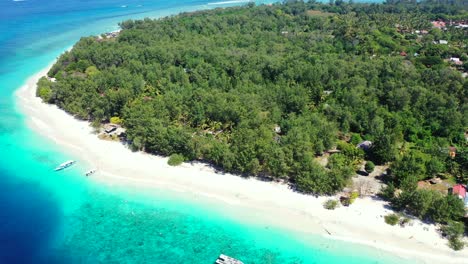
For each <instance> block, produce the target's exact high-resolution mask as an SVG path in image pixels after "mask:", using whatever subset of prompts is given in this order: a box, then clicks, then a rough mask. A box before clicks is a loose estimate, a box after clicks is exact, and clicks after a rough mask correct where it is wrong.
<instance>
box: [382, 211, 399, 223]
mask: <svg viewBox="0 0 468 264" xmlns="http://www.w3.org/2000/svg"><path fill="white" fill-rule="evenodd" d="M384 218H385V223H387V224H389V225H392V226H394V225H396V224H398V222H399V221H400V216H399V215H397V214H389V215H386V216H384Z"/></svg>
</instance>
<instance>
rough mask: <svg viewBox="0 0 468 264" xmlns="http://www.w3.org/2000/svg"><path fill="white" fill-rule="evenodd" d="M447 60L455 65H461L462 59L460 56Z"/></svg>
mask: <svg viewBox="0 0 468 264" xmlns="http://www.w3.org/2000/svg"><path fill="white" fill-rule="evenodd" d="M449 61H450V62H451V63H453V64H455V65H463V61H461V60H460V58H456V57H452V58H450V59H449Z"/></svg>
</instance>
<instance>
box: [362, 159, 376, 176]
mask: <svg viewBox="0 0 468 264" xmlns="http://www.w3.org/2000/svg"><path fill="white" fill-rule="evenodd" d="M374 168H375V164H374V162H372V161H368V162H366V166H365V167H364V169H365V170H366V171H367V172H368V173H372V172H373V171H374Z"/></svg>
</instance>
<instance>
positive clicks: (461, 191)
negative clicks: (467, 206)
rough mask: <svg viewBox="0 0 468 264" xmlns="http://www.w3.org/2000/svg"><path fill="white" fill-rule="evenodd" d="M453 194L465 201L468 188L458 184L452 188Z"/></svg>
mask: <svg viewBox="0 0 468 264" xmlns="http://www.w3.org/2000/svg"><path fill="white" fill-rule="evenodd" d="M452 194H453V195H456V196H457V197H458V198H460V199H462V200H465V198H466V187H465V186H464V185H462V184H456V185H455V186H453V187H452Z"/></svg>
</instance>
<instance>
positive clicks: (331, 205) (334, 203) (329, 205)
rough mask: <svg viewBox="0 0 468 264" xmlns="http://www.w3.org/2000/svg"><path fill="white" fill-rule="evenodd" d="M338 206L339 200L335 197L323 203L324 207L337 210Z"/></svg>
mask: <svg viewBox="0 0 468 264" xmlns="http://www.w3.org/2000/svg"><path fill="white" fill-rule="evenodd" d="M338 206H339V204H338V201H337V200H333V199H328V200H326V201H325V203H323V208H325V209H327V210H335V209H336V208H337V207H338Z"/></svg>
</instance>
